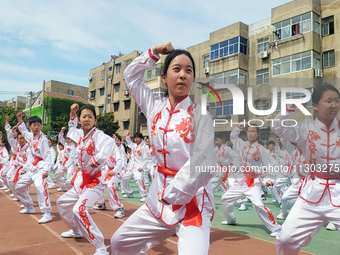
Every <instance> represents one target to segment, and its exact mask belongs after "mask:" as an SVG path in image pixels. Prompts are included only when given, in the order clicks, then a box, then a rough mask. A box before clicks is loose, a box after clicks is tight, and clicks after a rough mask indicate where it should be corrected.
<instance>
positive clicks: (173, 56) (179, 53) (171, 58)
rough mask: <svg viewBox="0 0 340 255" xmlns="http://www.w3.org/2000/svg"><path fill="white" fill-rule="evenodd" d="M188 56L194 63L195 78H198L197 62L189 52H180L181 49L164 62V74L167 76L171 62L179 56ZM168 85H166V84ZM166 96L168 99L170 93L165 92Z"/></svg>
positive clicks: (172, 53) (173, 52)
mask: <svg viewBox="0 0 340 255" xmlns="http://www.w3.org/2000/svg"><path fill="white" fill-rule="evenodd" d="M182 54H184V55H186V56H187V57H188V58H189V59H190V60H191V63H192V68H193V71H194V78H195V77H196V72H195V61H194V59H193V57H192V56H191V54H190V52H189V51H186V50H180V49H177V50H174V51H172V52H171V53H170V54H169V55H168V56H167V57H166V59H165V61H164V66H163V74H165V75H166V73H167V72H168V69H169V66H170V63H171V61H172V60H173V59H174V58H175V57H177V56H179V55H182ZM165 85H166V84H165ZM165 96H166V97H167V96H168V91H166V92H165Z"/></svg>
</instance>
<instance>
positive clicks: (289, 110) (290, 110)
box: [286, 105, 295, 112]
mask: <svg viewBox="0 0 340 255" xmlns="http://www.w3.org/2000/svg"><path fill="white" fill-rule="evenodd" d="M286 111H287V112H295V109H289V108H288V105H286Z"/></svg>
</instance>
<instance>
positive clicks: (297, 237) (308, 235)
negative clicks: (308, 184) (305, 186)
mask: <svg viewBox="0 0 340 255" xmlns="http://www.w3.org/2000/svg"><path fill="white" fill-rule="evenodd" d="M318 195H319V196H320V195H321V194H318ZM339 215H340V207H334V206H333V205H332V204H331V203H330V198H329V195H328V191H327V190H326V192H325V193H324V195H323V198H322V199H321V201H320V202H319V203H318V204H311V203H308V202H306V201H304V200H303V199H302V198H300V197H299V198H298V199H297V200H296V202H295V204H294V206H293V208H292V210H291V212H290V213H289V215H288V217H287V219H286V221H285V222H284V223H283V225H282V230H281V233H280V235H279V236H277V237H276V252H277V254H278V255H296V254H298V253H299V250H300V248H301V247H304V246H307V245H308V244H309V243H310V242H311V240H312V238H313V237H314V236H315V234H316V233H317V232H318V231H319V229H320V228H321V227H322V226H323V225H324V224H325V223H326V222H327V221H330V222H332V223H334V225H335V226H336V227H337V229H339V230H340V217H339Z"/></svg>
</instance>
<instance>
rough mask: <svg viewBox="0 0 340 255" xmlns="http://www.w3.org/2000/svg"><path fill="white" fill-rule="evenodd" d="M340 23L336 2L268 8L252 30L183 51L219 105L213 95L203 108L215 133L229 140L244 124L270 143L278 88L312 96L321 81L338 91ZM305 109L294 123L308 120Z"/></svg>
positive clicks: (220, 35)
mask: <svg viewBox="0 0 340 255" xmlns="http://www.w3.org/2000/svg"><path fill="white" fill-rule="evenodd" d="M339 19H340V2H339V1H335V0H325V1H323V0H321V1H320V0H295V1H292V2H289V3H286V4H284V5H281V6H278V7H276V8H273V9H272V11H271V17H270V18H267V19H264V20H261V21H259V22H256V23H254V24H251V25H247V24H244V23H242V22H237V23H235V24H231V25H229V26H226V27H224V28H222V29H219V30H217V31H214V32H212V33H210V38H209V40H208V41H206V42H203V43H200V44H197V45H194V46H192V47H189V48H188V49H187V50H188V51H190V52H191V53H192V55H193V57H194V59H195V62H196V64H197V67H196V77H198V79H197V81H203V82H208V83H209V85H210V86H212V87H213V88H215V89H216V92H217V93H218V95H219V96H220V98H221V101H222V105H221V103H220V102H219V100H217V97H216V95H214V96H215V98H214V99H216V100H215V101H216V103H215V102H214V99H212V98H211V97H210V96H208V97H207V98H208V103H207V109H208V111H209V112H210V114H211V115H212V117H213V118H214V119H215V120H216V121H215V122H216V123H218V124H216V125H215V132H217V133H220V134H222V135H223V136H224V137H225V138H226V139H229V135H230V131H231V130H232V129H233V128H234V127H235V126H236V125H235V123H240V122H243V121H244V120H246V121H252V124H253V125H259V126H261V127H260V129H261V137H260V139H261V140H263V141H268V140H271V139H274V138H275V136H274V135H273V134H272V133H271V132H270V129H269V127H270V125H271V123H272V122H271V121H270V120H271V119H274V117H275V116H276V114H277V113H278V112H279V111H280V109H281V99H282V96H283V95H282V96H281V90H282V89H283V88H291V87H293V88H304V89H307V90H309V91H310V92H312V90H313V88H315V86H318V85H320V84H321V83H322V81H326V82H328V83H330V84H332V85H335V86H336V87H337V88H338V89H340V84H339V82H337V80H338V79H337V78H339V75H340V72H339V70H340V67H339V63H337V61H336V60H337V59H339V48H340V45H339V44H336V43H335V42H336V41H337V40H336V38H337V37H339ZM223 84H229V85H235V87H236V88H237V91H239V92H242V93H241V94H243V95H244V99H242V100H240V97H238V100H235V102H234V101H233V94H232V93H231V90H230V89H226V88H221V87H223V86H222V85H223ZM197 86H199V84H197ZM197 86H194V88H193V89H192V91H191V93H192V94H193V95H192V98H193V99H194V101H195V102H197V103H199V104H201V103H202V102H201V99H202V90H201V89H197ZM274 88H276V89H277V91H275V90H274ZM203 93H204V92H203ZM284 94H286V98H287V99H299V98H303V97H305V94H304V93H301V92H296V91H295V92H294V91H290V90H289V89H287V92H286V93H284ZM274 95H276V96H277V99H276V100H273V99H274ZM241 101H244V103H243V102H241ZM248 102H249V103H251V105H252V106H253V107H254V108H255V109H257V110H261V111H265V110H267V112H270V113H269V114H265V115H263V116H261V115H260V114H257V113H258V112H255V111H254V110H250V108H249V107H248ZM275 102H277V105H276V108H275ZM269 110H270V111H269ZM307 110H308V111H309V112H310V113H312V115H311V116H306V115H305V114H304V113H302V112H297V113H296V115H295V116H294V119H296V120H298V121H300V120H302V119H304V118H313V117H314V115H315V114H314V113H313V110H312V107H311V101H309V102H308V104H307ZM235 112H238V114H235ZM240 112H241V113H240ZM242 112H243V114H242ZM263 113H264V112H263ZM231 123H234V124H233V125H231Z"/></svg>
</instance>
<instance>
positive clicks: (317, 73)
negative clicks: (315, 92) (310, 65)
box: [314, 69, 323, 78]
mask: <svg viewBox="0 0 340 255" xmlns="http://www.w3.org/2000/svg"><path fill="white" fill-rule="evenodd" d="M314 76H315V77H320V78H322V77H323V72H322V70H321V69H315V70H314Z"/></svg>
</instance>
